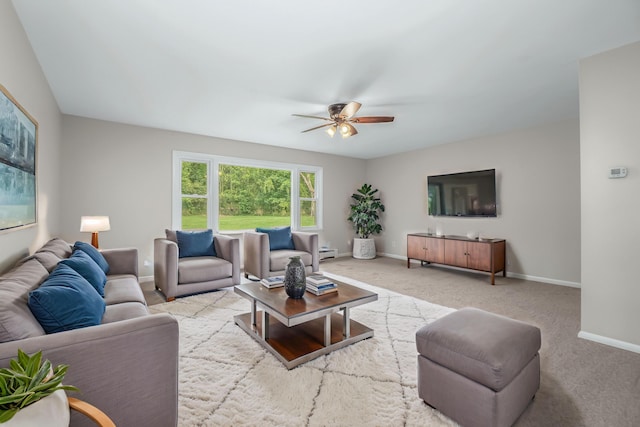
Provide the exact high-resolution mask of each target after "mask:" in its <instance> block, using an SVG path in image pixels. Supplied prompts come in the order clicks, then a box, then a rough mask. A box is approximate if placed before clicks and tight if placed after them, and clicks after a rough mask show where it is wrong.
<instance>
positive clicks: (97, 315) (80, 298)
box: [28, 264, 106, 334]
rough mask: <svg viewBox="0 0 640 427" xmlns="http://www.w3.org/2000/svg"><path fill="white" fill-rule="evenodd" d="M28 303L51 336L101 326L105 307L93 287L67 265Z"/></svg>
mask: <svg viewBox="0 0 640 427" xmlns="http://www.w3.org/2000/svg"><path fill="white" fill-rule="evenodd" d="M28 304H29V309H31V312H32V313H33V315H34V316H35V318H36V319H37V320H38V322H39V323H40V325H42V328H43V329H44V330H45V332H46V333H48V334H52V333H55V332H62V331H68V330H71V329H78V328H84V327H87V326H95V325H99V324H100V322H101V321H102V316H103V315H104V310H105V307H106V305H105V302H104V299H102V297H100V295H98V292H96V290H95V289H94V288H93V286H91V285H90V284H89V282H87V281H86V280H85V279H84V278H83V277H82V276H81V275H79V274H78V273H76V272H75V271H74V270H73V269H72V268H71V267H69V266H68V265H64V264H61V265H58V266H57V267H56V269H55V270H53V272H52V273H51V274H50V275H49V277H48V278H47V280H45V281H44V282H42V285H40V287H39V288H38V289H35V290H33V291H31V292H29V302H28Z"/></svg>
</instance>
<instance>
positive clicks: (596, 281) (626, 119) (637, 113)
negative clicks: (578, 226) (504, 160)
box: [580, 43, 640, 352]
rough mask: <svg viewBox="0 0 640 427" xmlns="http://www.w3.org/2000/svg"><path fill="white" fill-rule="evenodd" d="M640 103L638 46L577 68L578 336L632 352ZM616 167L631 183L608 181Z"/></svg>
mask: <svg viewBox="0 0 640 427" xmlns="http://www.w3.org/2000/svg"><path fill="white" fill-rule="evenodd" d="M639 101H640V43H634V44H632V45H628V46H625V47H621V48H619V49H614V50H611V51H608V52H605V53H602V54H599V55H596V56H593V57H590V58H587V59H584V60H582V61H581V62H580V133H581V146H580V151H581V164H582V166H581V167H582V277H583V280H582V326H581V329H582V332H581V336H584V337H585V338H590V339H594V340H596V341H601V342H604V343H607V344H612V345H617V346H620V347H623V348H629V345H631V347H632V348H630V349H632V350H634V351H637V352H640V328H639V327H638V325H640V308H639V307H640V279H639V276H638V270H637V265H638V259H639V258H638V257H639V253H640V252H639V251H638V242H640V219H639V218H640V215H639V213H638V212H640V103H639ZM616 166H626V167H627V168H628V171H629V174H628V176H627V177H626V178H623V179H608V178H607V175H608V170H609V168H611V167H616ZM612 340H617V341H619V342H615V341H612ZM627 344H629V345H627Z"/></svg>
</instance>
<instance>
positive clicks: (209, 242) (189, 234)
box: [176, 229, 216, 258]
mask: <svg viewBox="0 0 640 427" xmlns="http://www.w3.org/2000/svg"><path fill="white" fill-rule="evenodd" d="M176 237H177V239H178V257H180V258H187V257H201V256H216V247H215V244H214V242H213V231H212V230H210V229H209V230H204V231H180V230H177V231H176Z"/></svg>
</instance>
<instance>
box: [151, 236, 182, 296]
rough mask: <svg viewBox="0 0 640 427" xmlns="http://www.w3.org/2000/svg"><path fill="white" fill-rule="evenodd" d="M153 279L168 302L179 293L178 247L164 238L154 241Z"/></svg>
mask: <svg viewBox="0 0 640 427" xmlns="http://www.w3.org/2000/svg"><path fill="white" fill-rule="evenodd" d="M153 278H154V281H155V285H156V288H158V289H160V290H161V291H162V293H163V294H164V296H165V297H166V298H167V300H168V301H169V300H172V299H174V298H175V297H176V295H177V293H178V245H177V244H176V243H175V242H172V241H171V240H167V239H164V238H159V239H154V241H153Z"/></svg>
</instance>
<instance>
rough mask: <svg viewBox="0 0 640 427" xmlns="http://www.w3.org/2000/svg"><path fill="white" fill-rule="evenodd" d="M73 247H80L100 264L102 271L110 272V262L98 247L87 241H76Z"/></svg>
mask: <svg viewBox="0 0 640 427" xmlns="http://www.w3.org/2000/svg"><path fill="white" fill-rule="evenodd" d="M73 249H74V250H77V249H79V250H81V251H83V252H84V253H86V254H87V255H89V256H90V257H91V259H92V260H94V261H95V262H96V264H98V265H99V266H100V268H101V269H102V271H104V274H109V263H108V262H107V260H106V259H104V257H103V256H102V254H101V253H100V251H98V250H97V249H96V248H94V247H93V246H91V245H90V244H88V243H85V242H76V243H74V245H73Z"/></svg>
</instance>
